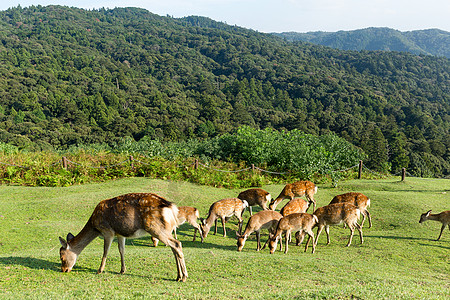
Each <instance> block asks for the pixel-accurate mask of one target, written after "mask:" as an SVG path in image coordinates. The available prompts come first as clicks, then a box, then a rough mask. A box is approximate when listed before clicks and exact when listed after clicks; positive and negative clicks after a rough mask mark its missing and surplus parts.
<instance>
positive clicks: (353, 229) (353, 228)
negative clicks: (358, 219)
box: [347, 224, 355, 247]
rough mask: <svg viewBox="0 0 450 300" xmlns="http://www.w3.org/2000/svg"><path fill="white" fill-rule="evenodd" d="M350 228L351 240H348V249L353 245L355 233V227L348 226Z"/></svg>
mask: <svg viewBox="0 0 450 300" xmlns="http://www.w3.org/2000/svg"><path fill="white" fill-rule="evenodd" d="M347 225H348V228H350V238H349V239H348V243H347V247H349V246H350V245H351V244H352V238H353V233H354V232H355V227H354V226H353V225H352V224H347Z"/></svg>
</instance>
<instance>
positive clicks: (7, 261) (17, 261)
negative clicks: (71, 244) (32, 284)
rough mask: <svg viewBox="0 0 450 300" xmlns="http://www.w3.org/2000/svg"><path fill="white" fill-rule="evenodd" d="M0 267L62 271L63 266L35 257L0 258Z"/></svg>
mask: <svg viewBox="0 0 450 300" xmlns="http://www.w3.org/2000/svg"><path fill="white" fill-rule="evenodd" d="M0 265H4V266H13V265H21V266H24V267H26V268H29V269H34V270H54V271H55V270H58V271H61V264H59V263H56V262H53V261H48V260H44V259H40V258H35V257H19V256H9V257H0Z"/></svg>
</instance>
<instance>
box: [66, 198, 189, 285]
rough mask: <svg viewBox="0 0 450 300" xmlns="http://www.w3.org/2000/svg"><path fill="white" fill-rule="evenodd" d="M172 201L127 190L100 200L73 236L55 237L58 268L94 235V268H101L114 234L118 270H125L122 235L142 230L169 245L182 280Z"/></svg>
mask: <svg viewBox="0 0 450 300" xmlns="http://www.w3.org/2000/svg"><path fill="white" fill-rule="evenodd" d="M177 214H178V208H177V206H176V205H175V204H173V203H171V202H169V201H167V200H166V199H164V198H162V197H160V196H158V195H156V194H153V193H131V194H126V195H122V196H118V197H115V198H112V199H108V200H103V201H101V202H100V203H99V204H98V205H97V206H96V207H95V209H94V212H93V213H92V215H91V217H90V218H89V220H88V222H87V223H86V225H85V226H84V227H83V229H82V230H81V231H80V233H78V234H77V235H76V236H73V235H72V234H71V233H69V234H68V235H67V238H66V240H64V239H63V238H61V237H60V238H59V241H60V243H61V245H62V247H61V249H60V251H59V252H60V258H61V271H63V272H70V271H71V270H72V268H73V266H74V265H75V262H76V261H77V258H78V255H79V254H80V253H81V251H83V249H84V248H85V247H86V246H87V245H88V244H89V243H91V242H92V241H93V240H94V239H95V238H96V237H98V236H100V235H101V236H103V238H104V246H103V257H102V262H101V264H100V268H99V269H98V273H102V272H103V271H104V269H105V264H106V257H107V255H108V251H109V249H110V247H111V243H112V241H113V239H114V237H117V240H118V244H119V253H120V260H121V269H120V273H125V261H124V251H125V239H126V238H137V237H140V236H142V235H144V234H146V233H148V234H150V235H152V236H154V237H156V238H157V239H159V240H161V241H162V242H163V243H164V244H166V245H168V246H170V247H171V248H172V252H173V254H174V256H175V260H176V264H177V271H178V276H177V281H183V282H184V281H186V279H187V277H188V274H187V270H186V265H185V261H184V255H183V251H182V247H181V242H180V241H178V240H176V239H174V238H173V237H172V230H173V228H174V227H176V225H177V224H178V221H177Z"/></svg>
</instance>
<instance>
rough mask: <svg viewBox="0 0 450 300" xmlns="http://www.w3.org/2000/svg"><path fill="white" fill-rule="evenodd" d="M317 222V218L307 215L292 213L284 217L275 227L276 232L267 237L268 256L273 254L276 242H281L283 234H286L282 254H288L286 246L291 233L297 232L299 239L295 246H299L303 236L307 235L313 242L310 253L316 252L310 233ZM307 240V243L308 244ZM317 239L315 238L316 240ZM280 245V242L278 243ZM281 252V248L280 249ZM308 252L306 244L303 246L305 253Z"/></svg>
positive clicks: (312, 235) (312, 234)
mask: <svg viewBox="0 0 450 300" xmlns="http://www.w3.org/2000/svg"><path fill="white" fill-rule="evenodd" d="M318 222H319V220H318V218H317V216H315V215H311V214H307V213H293V214H290V215H287V216H286V217H283V218H282V219H281V220H280V221H279V222H278V225H277V228H276V231H275V233H274V234H273V235H271V236H270V237H269V241H268V243H269V249H270V254H273V253H274V252H275V249H276V248H277V243H278V240H281V235H282V233H283V232H286V234H285V235H286V237H285V239H286V247H285V250H284V253H285V254H286V253H287V252H288V245H289V241H290V240H291V233H292V231H294V232H296V231H297V232H299V236H300V239H299V240H298V241H297V245H299V244H301V243H302V241H303V239H304V237H305V234H308V235H309V239H311V238H312V240H313V247H312V253H314V252H315V250H316V245H315V243H314V233H313V231H312V229H313V227H314V226H316V224H317V223H318ZM309 239H308V242H309ZM316 239H317V238H316ZM280 243H281V241H280ZM280 250H281V248H280ZM307 250H308V244H306V246H305V252H306V251H307Z"/></svg>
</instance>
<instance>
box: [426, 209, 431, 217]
mask: <svg viewBox="0 0 450 300" xmlns="http://www.w3.org/2000/svg"><path fill="white" fill-rule="evenodd" d="M430 214H431V209H430V210H429V211H427V217H428V216H429V215H430Z"/></svg>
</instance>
